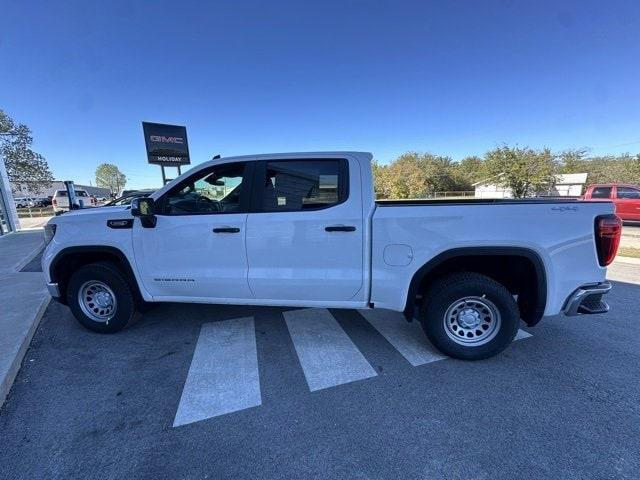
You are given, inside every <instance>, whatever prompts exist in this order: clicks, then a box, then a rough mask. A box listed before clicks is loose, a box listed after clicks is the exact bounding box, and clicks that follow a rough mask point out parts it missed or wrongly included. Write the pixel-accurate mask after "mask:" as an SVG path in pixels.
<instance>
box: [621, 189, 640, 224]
mask: <svg viewBox="0 0 640 480" xmlns="http://www.w3.org/2000/svg"><path fill="white" fill-rule="evenodd" d="M615 204H616V213H617V214H618V215H619V216H620V218H622V219H623V220H640V188H636V187H623V186H617V187H616V199H615Z"/></svg>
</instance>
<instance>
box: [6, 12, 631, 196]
mask: <svg viewBox="0 0 640 480" xmlns="http://www.w3.org/2000/svg"><path fill="white" fill-rule="evenodd" d="M0 11H1V12H2V13H1V15H0V108H2V109H4V110H5V111H6V112H7V113H9V114H10V115H11V116H12V117H13V118H14V119H15V120H17V121H20V122H24V123H26V124H28V125H29V126H30V127H31V128H32V130H33V132H34V137H35V148H36V149H37V150H38V151H39V152H40V153H42V154H43V155H45V157H46V158H47V159H48V161H49V164H50V166H51V168H52V170H53V172H54V174H55V177H56V178H58V179H74V180H76V182H78V183H87V182H88V181H89V180H93V176H94V171H95V167H96V166H97V165H98V164H99V163H102V162H110V163H115V164H117V165H118V166H119V167H120V168H121V169H122V170H123V171H124V172H125V173H126V174H127V175H128V177H129V186H131V187H152V186H158V185H159V184H160V172H159V167H156V166H150V165H146V157H145V149H144V141H143V137H142V128H141V121H143V120H147V121H156V122H166V123H175V124H182V125H186V126H187V130H188V135H189V144H190V150H191V156H192V162H193V163H200V162H203V161H205V160H208V159H209V158H211V156H212V155H214V154H217V153H220V154H222V155H223V156H229V155H239V154H248V153H261V152H263V153H264V152H278V151H299V150H343V149H349V150H366V151H371V152H373V153H374V156H375V157H376V158H377V159H379V160H381V161H383V162H387V161H390V160H392V159H393V158H395V157H396V156H397V155H399V154H400V153H402V152H405V151H407V150H417V151H429V152H433V153H438V154H444V155H450V156H452V157H453V158H455V159H460V158H463V157H464V156H466V155H471V154H482V153H484V152H485V151H486V150H487V149H489V148H492V147H494V146H496V145H498V144H501V143H509V144H515V143H517V144H520V145H529V146H533V147H542V146H548V147H551V148H553V149H565V148H572V147H590V148H592V153H594V154H602V153H608V152H611V153H621V152H632V153H637V152H639V151H640V91H639V84H640V82H639V80H640V28H639V27H638V26H639V25H640V4H639V3H638V2H634V1H628V2H616V1H608V2H603V1H575V2H574V1H567V2H562V1H535V2H528V1H486V2H481V1H467V2H464V1H456V2H445V1H416V2H401V1H393V2H391V1H389V2H373V1H371V2H350V1H345V0H343V1H338V2H329V1H324V0H323V1H322V2H302V1H291V2H278V1H270V2H266V1H265V2H243V1H236V2H220V1H215V2H187V1H181V2H176V1H171V2H168V1H154V2H151V1H149V2H146V1H140V2H132V1H122V2H121V1H109V2H92V1H90V0H84V1H64V2H57V1H43V2H38V1H21V2H17V1H16V2H4V3H3V6H2V7H1V9H0Z"/></svg>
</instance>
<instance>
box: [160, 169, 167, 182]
mask: <svg viewBox="0 0 640 480" xmlns="http://www.w3.org/2000/svg"><path fill="white" fill-rule="evenodd" d="M160 170H161V171H162V185H163V186H164V185H166V184H167V176H166V175H165V173H164V165H160Z"/></svg>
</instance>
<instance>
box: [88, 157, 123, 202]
mask: <svg viewBox="0 0 640 480" xmlns="http://www.w3.org/2000/svg"><path fill="white" fill-rule="evenodd" d="M126 184H127V176H126V175H125V174H124V173H122V172H121V171H120V170H119V169H118V167H117V166H115V165H113V164H111V163H102V164H100V165H98V168H96V185H97V186H99V187H103V188H108V189H109V190H110V191H111V193H113V194H116V195H119V194H120V193H121V192H122V189H124V186H125V185H126Z"/></svg>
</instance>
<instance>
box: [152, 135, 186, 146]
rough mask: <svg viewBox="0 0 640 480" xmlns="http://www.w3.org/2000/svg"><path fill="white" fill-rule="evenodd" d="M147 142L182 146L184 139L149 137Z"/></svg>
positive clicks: (161, 136)
mask: <svg viewBox="0 0 640 480" xmlns="http://www.w3.org/2000/svg"><path fill="white" fill-rule="evenodd" d="M149 140H151V141H152V142H157V143H177V144H179V145H183V144H184V138H180V137H165V136H164V135H149Z"/></svg>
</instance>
